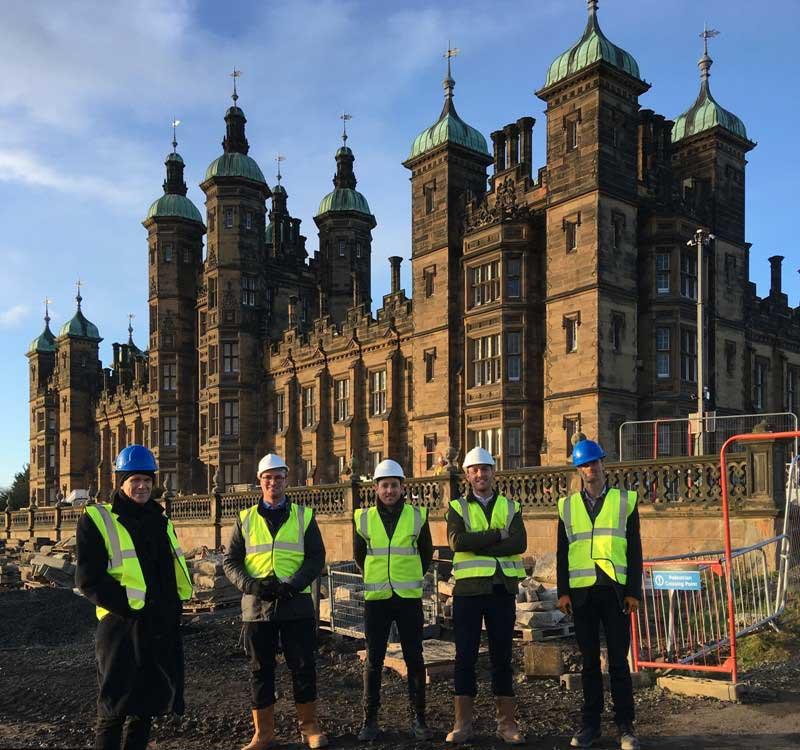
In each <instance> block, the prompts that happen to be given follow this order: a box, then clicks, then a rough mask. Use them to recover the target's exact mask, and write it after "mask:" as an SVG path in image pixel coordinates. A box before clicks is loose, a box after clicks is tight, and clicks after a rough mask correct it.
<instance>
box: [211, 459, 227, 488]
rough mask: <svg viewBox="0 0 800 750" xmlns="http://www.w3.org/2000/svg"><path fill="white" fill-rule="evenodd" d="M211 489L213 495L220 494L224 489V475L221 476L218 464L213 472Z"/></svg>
mask: <svg viewBox="0 0 800 750" xmlns="http://www.w3.org/2000/svg"><path fill="white" fill-rule="evenodd" d="M211 491H212V492H213V493H214V494H215V495H221V494H222V493H223V492H224V491H225V477H223V476H222V469H221V468H220V467H219V466H218V467H217V470H216V472H215V473H214V486H213V487H212V488H211Z"/></svg>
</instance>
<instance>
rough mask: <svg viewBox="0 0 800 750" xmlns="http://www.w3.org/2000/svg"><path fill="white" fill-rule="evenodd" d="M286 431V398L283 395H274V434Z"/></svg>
mask: <svg viewBox="0 0 800 750" xmlns="http://www.w3.org/2000/svg"><path fill="white" fill-rule="evenodd" d="M285 429H286V398H285V396H284V395H283V393H276V394H275V432H283V431H284V430H285Z"/></svg>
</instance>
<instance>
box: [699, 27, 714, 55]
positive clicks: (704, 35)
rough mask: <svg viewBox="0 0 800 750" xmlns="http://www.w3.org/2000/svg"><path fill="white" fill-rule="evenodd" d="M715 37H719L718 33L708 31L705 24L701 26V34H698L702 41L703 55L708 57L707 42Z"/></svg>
mask: <svg viewBox="0 0 800 750" xmlns="http://www.w3.org/2000/svg"><path fill="white" fill-rule="evenodd" d="M715 36H719V31H717V30H716V29H709V28H708V26H707V25H706V24H703V32H702V33H701V34H700V38H701V39H702V40H703V54H704V55H708V40H709V39H713V38H714V37H715Z"/></svg>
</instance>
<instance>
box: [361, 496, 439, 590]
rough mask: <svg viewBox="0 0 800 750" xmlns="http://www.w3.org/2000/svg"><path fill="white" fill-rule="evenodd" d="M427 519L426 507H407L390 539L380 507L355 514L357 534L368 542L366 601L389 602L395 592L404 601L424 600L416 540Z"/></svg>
mask: <svg viewBox="0 0 800 750" xmlns="http://www.w3.org/2000/svg"><path fill="white" fill-rule="evenodd" d="M427 517H428V511H427V509H426V508H418V507H416V506H414V505H408V504H404V505H403V510H402V511H401V512H400V517H399V518H398V519H397V524H396V525H395V527H394V532H393V533H392V538H391V539H389V537H388V535H387V534H386V527H385V526H384V525H383V520H382V519H381V517H380V513H379V512H378V509H377V507H372V508H359V509H358V510H357V511H356V512H355V513H354V514H353V520H354V522H355V527H356V531H357V533H358V535H359V536H360V537H361V538H362V539H363V540H364V541H365V542H366V543H367V556H366V558H365V559H364V598H365V599H366V600H367V601H372V600H378V599H389V598H390V597H391V596H392V593H393V592H394V593H396V594H397V595H398V596H400V597H403V598H404V599H420V598H421V597H422V579H423V576H424V571H423V570H422V560H421V558H420V556H419V550H418V549H417V539H418V538H419V533H420V531H421V530H422V524H423V523H425V519H426V518H427ZM375 545H377V546H375Z"/></svg>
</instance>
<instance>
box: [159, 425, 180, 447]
mask: <svg viewBox="0 0 800 750" xmlns="http://www.w3.org/2000/svg"><path fill="white" fill-rule="evenodd" d="M177 437H178V418H177V417H162V418H161V446H162V447H163V448H171V447H173V446H175V445H176V440H177Z"/></svg>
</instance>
